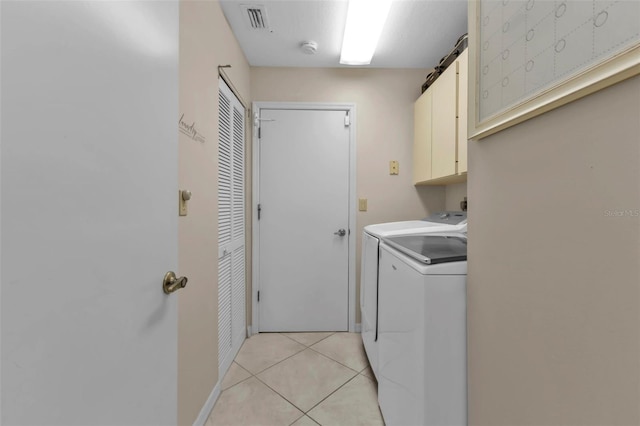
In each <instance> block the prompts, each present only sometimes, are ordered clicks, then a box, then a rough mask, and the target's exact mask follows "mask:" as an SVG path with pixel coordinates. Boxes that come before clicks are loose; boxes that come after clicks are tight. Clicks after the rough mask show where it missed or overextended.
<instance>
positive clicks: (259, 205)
mask: <svg viewBox="0 0 640 426" xmlns="http://www.w3.org/2000/svg"><path fill="white" fill-rule="evenodd" d="M261 213H262V205H261V204H258V220H260V214H261Z"/></svg>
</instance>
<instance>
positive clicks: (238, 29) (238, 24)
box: [220, 0, 467, 68]
mask: <svg viewBox="0 0 640 426" xmlns="http://www.w3.org/2000/svg"><path fill="white" fill-rule="evenodd" d="M220 4H221V6H222V10H223V11H224V14H225V16H226V18H227V21H228V22H229V24H230V26H231V29H232V30H233V33H234V34H235V36H236V38H237V39H238V42H239V43H240V46H241V47H242V50H243V51H244V53H245V55H246V57H247V60H248V61H249V64H250V65H252V66H264V67H344V65H340V63H339V60H340V49H341V47H342V34H343V32H344V24H345V21H346V18H347V6H348V3H347V1H346V0H220ZM241 5H264V7H265V8H266V12H267V17H268V23H269V27H270V29H269V30H254V29H252V28H251V26H250V24H249V20H248V18H247V15H246V12H244V11H243V9H242V7H241ZM466 32H467V0H394V2H393V4H392V6H391V10H390V12H389V17H388V18H387V22H386V24H385V27H384V29H383V31H382V35H381V36H380V41H379V43H378V48H377V50H376V53H375V55H374V57H373V60H372V61H371V65H369V66H368V67H370V68H433V67H434V66H436V65H437V64H438V62H440V59H441V58H442V57H443V56H445V55H446V54H447V53H449V52H450V51H451V49H453V47H454V44H455V42H456V40H457V39H458V37H460V36H461V35H462V34H464V33H466ZM308 40H312V41H315V42H316V43H318V51H317V53H316V54H315V55H308V54H305V53H304V52H303V51H302V50H301V49H300V44H301V43H302V42H303V41H308Z"/></svg>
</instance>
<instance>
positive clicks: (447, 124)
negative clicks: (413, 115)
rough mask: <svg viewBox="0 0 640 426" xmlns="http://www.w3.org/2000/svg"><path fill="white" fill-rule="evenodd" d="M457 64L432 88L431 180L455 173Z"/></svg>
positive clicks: (446, 71)
mask: <svg viewBox="0 0 640 426" xmlns="http://www.w3.org/2000/svg"><path fill="white" fill-rule="evenodd" d="M457 65H458V63H457V62H455V63H453V64H452V65H451V66H450V67H449V68H447V69H446V70H445V72H444V73H442V75H441V76H440V77H439V78H438V80H436V81H435V83H433V85H432V86H431V89H432V90H431V91H432V92H433V99H432V130H431V132H432V133H431V136H432V139H431V155H432V158H433V161H432V163H431V179H438V178H441V177H444V176H450V175H454V174H456V145H457V135H456V134H457V130H456V125H457V123H456V115H457V111H456V108H457V103H458V97H457V96H456V89H457V77H458V75H457Z"/></svg>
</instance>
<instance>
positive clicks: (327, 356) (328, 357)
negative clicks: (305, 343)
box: [309, 346, 369, 375]
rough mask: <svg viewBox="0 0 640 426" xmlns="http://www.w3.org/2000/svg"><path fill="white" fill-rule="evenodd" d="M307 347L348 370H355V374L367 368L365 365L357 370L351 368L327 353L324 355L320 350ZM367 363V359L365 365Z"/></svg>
mask: <svg viewBox="0 0 640 426" xmlns="http://www.w3.org/2000/svg"><path fill="white" fill-rule="evenodd" d="M309 349H311V350H312V351H314V352H315V353H317V354H320V355H322V356H323V357H325V358H327V359H330V360H331V361H333V362H337V363H338V364H340V365H341V366H343V367H346V368H348V369H349V370H351V371H355V372H356V375H357V374H360V371H363V370H366V368H367V367H364V368H363V369H362V370H360V371H358V370H356V369H355V368H351V367H349V366H348V365H346V364H343V363H341V362H340V361H338V360H336V359H333V358H331V357H330V356H329V355H325V354H323V353H322V352H320V351H317V350H315V349H313V348H312V347H311V346H309ZM368 364H369V361H367V366H368Z"/></svg>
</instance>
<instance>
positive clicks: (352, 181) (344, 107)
mask: <svg viewBox="0 0 640 426" xmlns="http://www.w3.org/2000/svg"><path fill="white" fill-rule="evenodd" d="M262 109H281V110H319V111H345V112H347V113H348V115H349V234H348V243H349V251H348V253H349V260H348V264H349V273H348V282H349V283H348V286H349V300H348V301H347V307H348V317H349V332H352V333H353V332H355V331H356V244H357V239H356V236H357V235H356V234H357V232H356V211H357V210H356V208H357V203H356V105H355V103H324V102H253V103H252V108H251V113H252V116H251V119H252V139H253V152H252V163H253V164H252V169H251V173H252V176H251V179H252V191H251V196H252V199H251V209H252V210H251V217H252V218H251V221H252V225H253V226H252V232H251V234H252V235H251V243H252V244H251V246H252V247H251V252H252V260H251V269H252V274H251V275H252V277H251V322H252V324H251V334H257V333H259V332H260V311H259V309H258V291H259V290H260V287H259V284H258V283H259V278H260V266H259V265H260V250H259V248H260V232H259V231H260V222H259V221H258V215H257V214H256V212H257V211H258V200H259V199H260V179H259V176H260V143H259V139H258V130H257V129H258V126H259V124H260V121H259V117H260V110H262Z"/></svg>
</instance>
